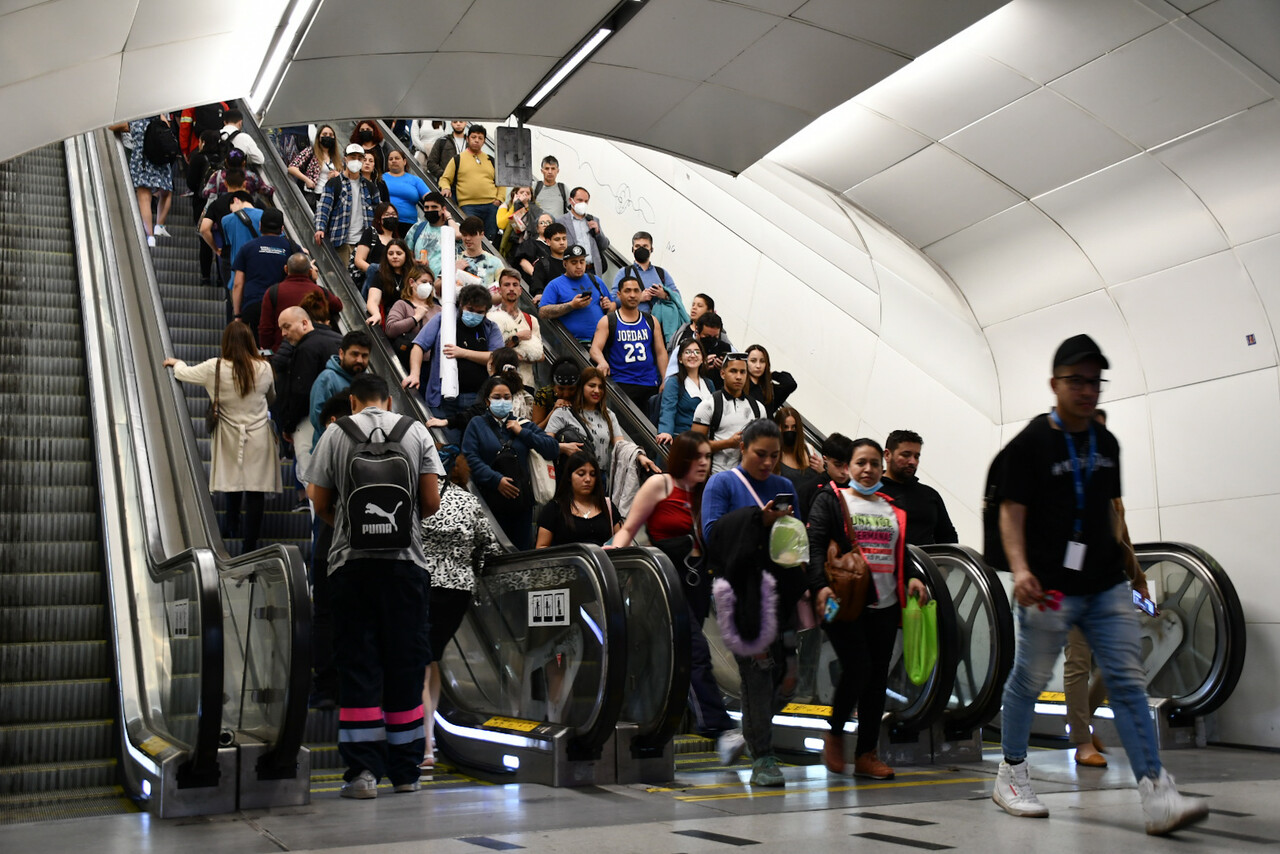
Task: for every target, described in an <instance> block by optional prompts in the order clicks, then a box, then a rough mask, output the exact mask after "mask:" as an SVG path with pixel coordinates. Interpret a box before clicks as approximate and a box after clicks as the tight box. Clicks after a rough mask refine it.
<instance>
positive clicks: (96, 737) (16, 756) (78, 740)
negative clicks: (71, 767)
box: [0, 719, 116, 767]
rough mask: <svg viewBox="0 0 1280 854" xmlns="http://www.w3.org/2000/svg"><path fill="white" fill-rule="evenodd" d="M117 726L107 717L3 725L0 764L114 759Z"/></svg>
mask: <svg viewBox="0 0 1280 854" xmlns="http://www.w3.org/2000/svg"><path fill="white" fill-rule="evenodd" d="M115 725H116V722H115V721H114V720H109V719H107V720H89V721H59V722H58V723H51V724H19V725H16V726H6V727H0V767H2V766H6V765H44V764H51V763H55V762H57V763H65V762H83V761H91V760H95V759H110V758H111V757H112V756H113V754H114V752H115V744H114V739H113V735H114V734H115Z"/></svg>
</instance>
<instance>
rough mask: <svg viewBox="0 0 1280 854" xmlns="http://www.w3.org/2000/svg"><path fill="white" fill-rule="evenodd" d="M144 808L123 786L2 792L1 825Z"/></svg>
mask: <svg viewBox="0 0 1280 854" xmlns="http://www.w3.org/2000/svg"><path fill="white" fill-rule="evenodd" d="M141 811H142V809H141V808H140V807H139V806H138V805H137V804H135V803H134V802H133V801H132V800H130V799H129V798H128V797H126V796H125V793H124V788H123V787H121V786H119V785H111V786H86V787H84V788H71V789H59V790H57V791H52V792H24V793H21V794H17V795H0V824H14V823H17V822H32V821H52V820H55V819H67V818H93V817H95V816H103V815H123V814H127V813H136V812H141Z"/></svg>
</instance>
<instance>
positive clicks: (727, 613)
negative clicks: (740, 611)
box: [711, 572, 778, 658]
mask: <svg viewBox="0 0 1280 854" xmlns="http://www.w3.org/2000/svg"><path fill="white" fill-rule="evenodd" d="M711 596H712V598H713V599H714V600H715V604H716V623H718V624H719V626H720V637H721V638H722V639H723V640H724V645H725V646H726V647H728V649H729V651H730V652H732V653H733V654H734V655H740V656H742V657H743V658H749V657H750V656H753V655H758V654H760V653H762V652H764V651H765V650H766V649H768V648H769V644H771V643H773V642H774V640H775V639H777V637H778V583H777V582H776V581H774V579H773V576H772V575H771V574H770V573H767V572H762V573H760V633H759V634H758V635H756V637H755V639H754V640H749V641H748V640H743V638H742V635H741V634H739V632H738V627H737V626H736V625H734V620H733V610H734V607H735V606H736V605H737V603H738V597H737V596H735V595H734V593H733V587H732V586H731V585H730V584H729V582H728V580H727V579H724V578H717V579H716V580H715V581H713V582H712V583H711Z"/></svg>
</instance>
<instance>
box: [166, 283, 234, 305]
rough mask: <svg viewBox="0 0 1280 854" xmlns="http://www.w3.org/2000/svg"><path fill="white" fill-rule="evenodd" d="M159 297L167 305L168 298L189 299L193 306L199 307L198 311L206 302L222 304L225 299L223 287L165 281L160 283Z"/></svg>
mask: <svg viewBox="0 0 1280 854" xmlns="http://www.w3.org/2000/svg"><path fill="white" fill-rule="evenodd" d="M160 299H161V300H162V301H163V302H164V304H165V305H166V306H168V305H169V301H170V300H190V301H191V303H192V305H193V306H199V307H200V311H204V303H206V302H208V303H211V304H214V305H218V306H222V305H224V304H225V303H226V301H227V298H226V297H225V296H224V295H223V289H222V288H220V287H218V286H215V285H180V284H168V283H165V282H161V283H160ZM193 310H194V309H193Z"/></svg>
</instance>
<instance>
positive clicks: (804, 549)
mask: <svg viewBox="0 0 1280 854" xmlns="http://www.w3.org/2000/svg"><path fill="white" fill-rule="evenodd" d="M769 559H770V560H772V561H773V562H774V563H776V564H777V565H778V566H799V565H800V564H802V563H804V562H805V561H807V560H808V559H809V532H808V531H806V530H805V527H804V523H803V522H801V521H800V520H799V519H797V518H796V517H795V516H783V517H782V518H780V519H779V520H778V521H776V522H774V523H773V527H772V528H770V529H769Z"/></svg>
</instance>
